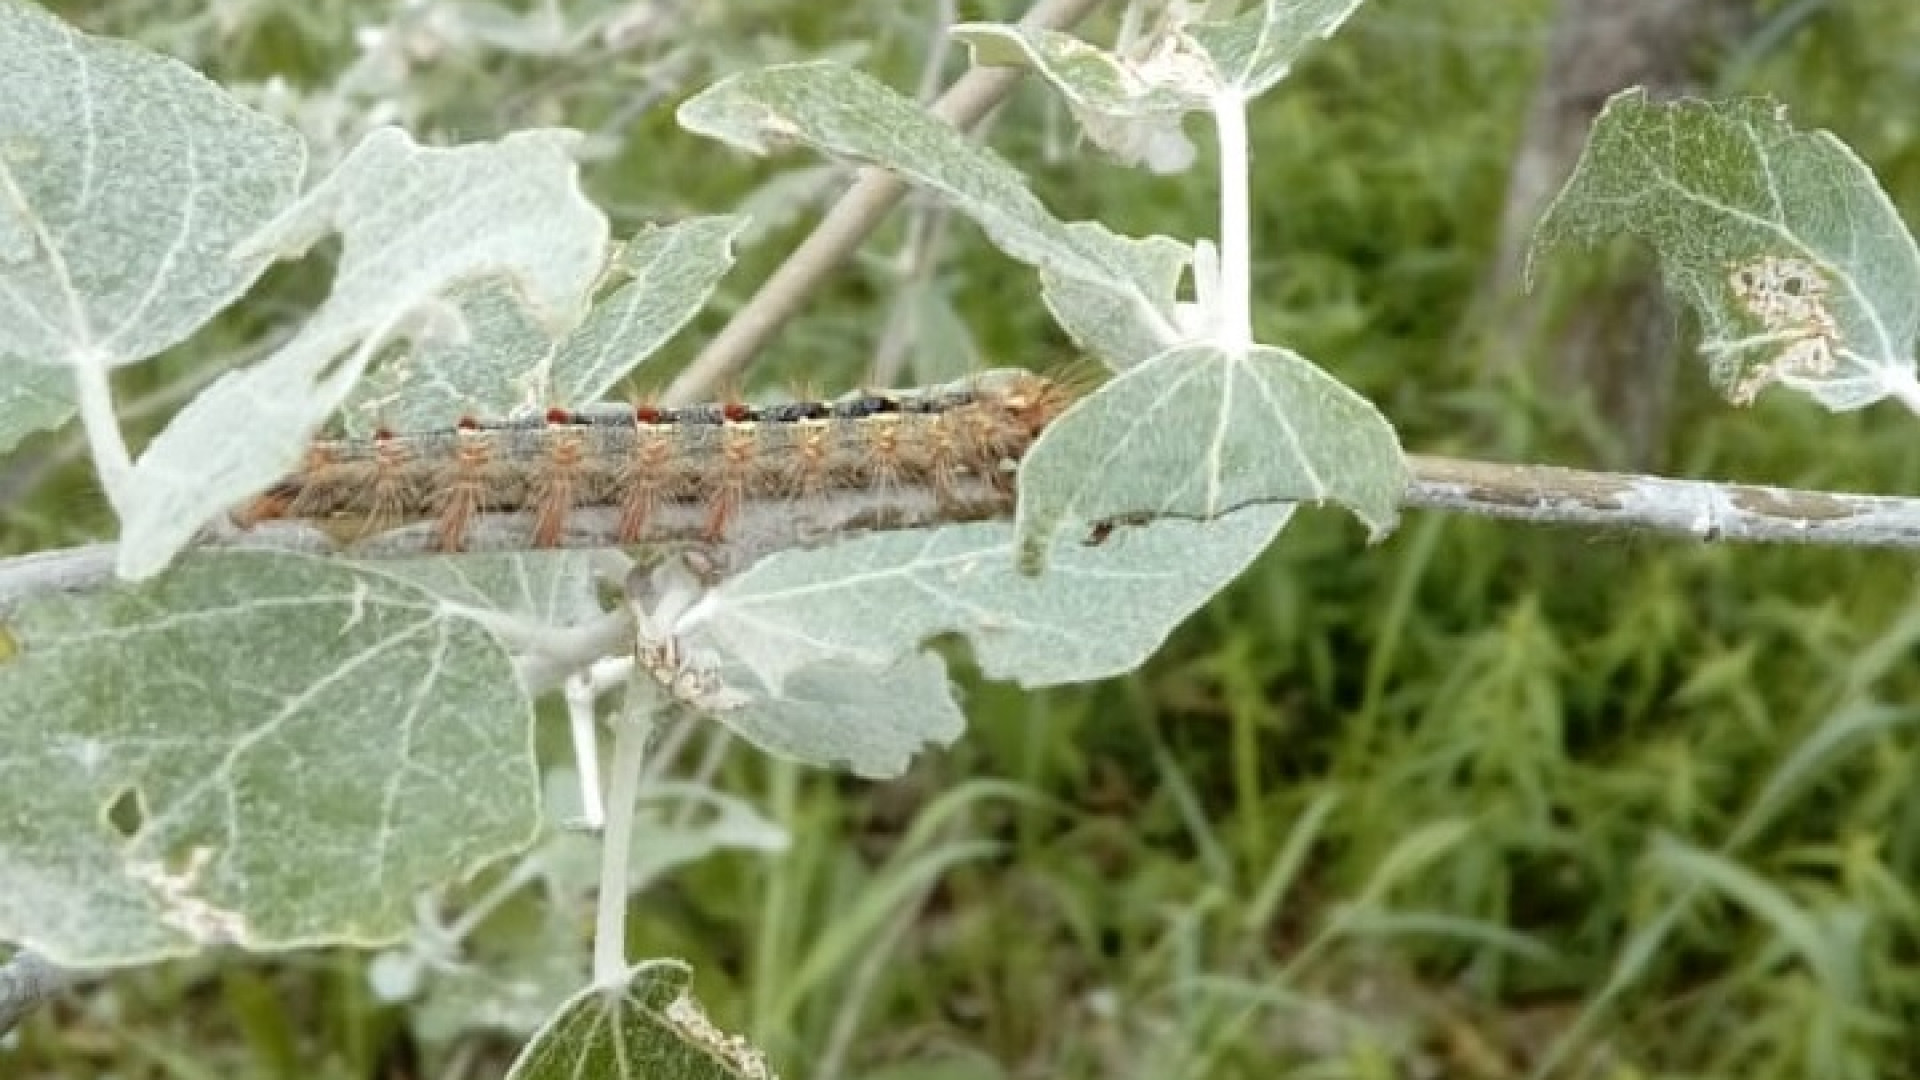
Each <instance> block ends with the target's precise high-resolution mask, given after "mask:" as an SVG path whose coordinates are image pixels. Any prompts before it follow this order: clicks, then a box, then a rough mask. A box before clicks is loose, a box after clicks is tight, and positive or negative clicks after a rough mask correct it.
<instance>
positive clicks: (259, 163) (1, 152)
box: [0, 3, 306, 451]
mask: <svg viewBox="0 0 1920 1080" xmlns="http://www.w3.org/2000/svg"><path fill="white" fill-rule="evenodd" d="M305 168H306V150H305V148H304V147H303V146H302V145H301V142H300V138H299V136H298V135H297V134H296V133H295V132H293V131H292V130H291V129H290V128H287V127H286V126H285V125H282V124H280V123H278V122H277V121H274V120H272V119H270V118H268V117H266V116H262V115H260V114H258V113H254V112H250V111H249V110H247V109H246V108H244V107H243V106H241V105H240V104H239V103H238V102H237V101H235V100H234V99H233V98H232V97H230V96H229V95H228V94H227V93H226V91H224V90H222V89H221V88H220V87H218V86H216V85H214V84H213V83H211V82H209V81H208V80H207V79H205V78H203V77H202V76H201V75H199V74H198V73H197V72H195V71H193V70H192V69H190V68H188V67H187V66H186V65H184V64H181V63H179V62H178V61H175V60H170V59H167V58H165V57H162V56H157V55H154V54H152V53H149V52H146V51H145V50H142V49H140V48H137V47H135V46H133V45H129V44H127V43H126V42H122V41H115V40H113V39H110V38H98V37H93V36H90V35H87V34H82V33H80V32H79V31H77V30H74V29H73V28H72V27H69V26H67V25H65V24H63V23H62V22H60V21H59V20H58V19H56V18H53V17H52V16H50V15H48V14H47V13H46V12H45V11H44V10H42V9H41V8H40V7H38V6H36V5H34V4H20V3H0V383H5V384H7V385H8V386H9V390H7V391H0V451H5V450H6V449H8V448H9V447H11V446H12V445H13V444H14V443H15V442H17V441H18V440H19V439H20V438H21V436H23V435H25V434H27V433H29V432H31V431H34V430H37V429H41V428H46V427H52V426H55V425H57V424H60V423H64V422H65V421H66V420H67V419H68V418H69V417H71V416H72V415H73V409H74V405H73V394H72V390H71V382H72V375H71V369H72V368H74V367H77V366H86V367H89V368H95V369H99V368H113V367H120V366H123V365H126V364H131V363H135V362H137V361H139V360H142V359H145V358H146V357H149V356H152V355H153V354H155V353H157V352H159V351H161V350H162V349H165V348H167V347H169V346H171V345H174V344H177V343H178V342H180V341H182V340H184V339H185V338H186V337H187V336H188V335H189V334H191V333H193V331H194V330H196V329H198V328H199V327H200V326H201V325H202V324H203V323H205V322H206V321H207V320H208V319H209V318H211V317H212V316H213V315H214V314H215V313H216V312H218V311H219V310H220V309H221V308H224V307H226V306H227V305H228V304H229V303H231V302H232V301H233V299H234V298H235V297H237V296H239V295H240V294H241V293H243V292H245V291H246V289H247V287H248V286H249V285H251V284H252V283H253V281H254V280H255V279H256V278H257V277H259V275H260V273H261V271H262V270H264V269H266V266H267V264H268V262H269V260H268V258H267V257H266V256H265V255H263V254H259V253H255V254H236V252H235V250H234V249H235V246H236V245H238V244H239V243H240V241H242V240H243V239H245V238H246V237H247V236H248V235H250V234H252V233H253V232H254V231H255V230H257V229H259V228H260V227H261V226H262V225H264V224H266V223H267V222H268V221H269V220H271V219H272V218H273V216H274V215H275V214H277V213H279V212H280V211H281V209H282V208H284V207H285V206H286V205H287V204H288V203H289V202H290V201H292V199H293V197H294V195H295V194H296V193H297V192H298V190H299V187H300V176H301V173H302V171H303V170H304V169H305ZM22 382H25V383H28V384H30V385H31V386H32V387H33V391H32V392H31V393H24V392H22V391H20V390H19V389H18V388H17V387H16V386H15V385H14V384H17V383H22Z"/></svg>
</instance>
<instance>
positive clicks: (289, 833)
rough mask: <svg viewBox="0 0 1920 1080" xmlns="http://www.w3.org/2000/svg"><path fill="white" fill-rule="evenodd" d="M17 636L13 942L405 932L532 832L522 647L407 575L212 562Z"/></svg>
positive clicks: (171, 952) (533, 784) (184, 946)
mask: <svg viewBox="0 0 1920 1080" xmlns="http://www.w3.org/2000/svg"><path fill="white" fill-rule="evenodd" d="M5 633H6V635H7V636H8V637H9V638H10V639H11V640H12V641H13V644H14V648H13V650H12V652H11V655H9V656H8V657H6V658H5V659H4V660H0V818H4V819H5V820H6V821H8V822H10V824H9V825H8V827H7V841H6V843H5V844H4V846H0V938H4V939H7V940H11V941H18V942H23V943H28V944H31V945H32V946H34V947H35V948H38V949H41V950H42V951H44V952H45V953H47V955H49V956H50V957H53V958H55V959H57V960H58V961H60V962H62V963H66V964H71V965H74V966H95V965H98V966H112V965H121V964H134V963H146V962H151V961H154V960H157V959H160V958H162V957H167V956H179V955H186V954H190V953H192V952H194V951H196V950H199V949H201V948H204V947H207V946H212V945H220V944H230V945H237V946H240V947H242V948H247V949H255V950H264V949H285V948H294V947H303V946H311V945H318V944H327V943H350V944H358V945H365V944H373V943H378V942H382V941H389V940H394V939H396V938H398V937H400V936H401V935H403V934H404V933H406V932H407V931H408V930H409V929H410V927H411V925H412V904H413V899H414V897H415V896H417V895H419V894H420V893H421V892H423V891H426V890H428V889H430V888H433V887H435V886H438V885H441V884H443V883H445V882H448V881H451V880H455V879H458V878H461V877H463V876H465V875H467V874H470V873H472V872H473V871H474V870H476V869H477V868H478V867H480V866H482V865H484V864H486V863H488V862H490V861H492V860H494V859H496V858H498V857H500V856H501V855H504V854H506V853H508V852H511V851H514V850H517V849H520V848H522V847H524V846H525V845H526V844H528V843H529V842H531V841H532V839H533V837H534V835H535V830H536V827H537V825H538V821H539V818H538V810H539V807H538V804H537V799H538V795H539V788H538V774H537V773H536V772H535V768H534V758H533V752H532V745H531V731H532V721H533V717H532V714H531V709H530V707H529V705H528V702H527V701H526V699H525V698H524V696H523V695H522V693H521V690H520V687H519V685H518V683H517V681H516V678H515V675H514V671H513V668H512V666H511V664H510V663H509V662H508V659H507V656H506V655H505V653H504V652H503V651H502V650H501V648H500V647H499V645H498V644H496V643H495V642H494V641H493V640H492V639H491V638H490V637H489V636H488V635H486V634H485V633H483V632H481V631H480V630H479V629H478V628H476V627H475V626H474V625H473V624H471V623H468V622H466V621H464V620H461V619H459V618H456V617H453V616H451V615H449V614H448V613H447V612H446V611H445V610H444V609H443V608H442V606H441V605H440V604H439V603H438V602H436V601H435V600H434V599H433V598H432V597H430V596H427V595H425V594H422V593H421V592H419V591H418V590H416V589H413V588H412V587H410V586H407V585H404V584H401V583H399V582H397V581H395V580H393V579H391V578H388V577H385V576H383V575H378V574H373V573H369V572H366V571H364V570H360V569H356V568H352V567H348V566H344V565H341V564H338V563H334V562H328V561H324V560H317V559H309V558H304V557H298V556H290V555H283V554H268V553H264V552H223V553H220V554H218V555H214V554H203V555H196V556H193V557H190V558H187V559H184V560H182V561H181V562H180V563H179V565H177V566H176V567H175V568H174V569H173V572H171V573H169V574H167V575H166V576H164V577H163V578H160V579H158V580H156V581H153V582H151V583H147V584H143V585H139V586H128V587H124V588H122V589H119V590H115V591H111V592H97V593H91V594H87V595H85V596H48V597H44V598H40V599H36V600H31V601H27V602H24V603H23V604H22V605H20V606H19V607H18V608H17V609H16V610H15V611H14V612H13V613H12V614H11V615H10V616H9V618H8V623H7V625H6V627H5Z"/></svg>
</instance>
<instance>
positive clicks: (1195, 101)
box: [951, 23, 1214, 119]
mask: <svg viewBox="0 0 1920 1080" xmlns="http://www.w3.org/2000/svg"><path fill="white" fill-rule="evenodd" d="M951 32H952V34H953V36H954V37H957V38H959V39H960V40H961V41H964V42H966V43H967V45H968V46H969V47H970V48H971V49H972V50H973V62H974V63H976V64H981V65H986V66H992V67H1028V68H1032V69H1033V70H1034V71H1036V72H1038V73H1039V74H1040V76H1041V77H1042V78H1044V79H1046V80H1047V82H1049V83H1051V84H1052V85H1053V87H1054V89H1056V90H1058V91H1059V92H1060V94H1061V96H1063V97H1065V98H1066V99H1067V103H1068V104H1070V105H1072V106H1073V108H1074V110H1075V111H1076V112H1081V111H1084V112H1089V113H1093V114H1096V115H1101V116H1109V117H1113V118H1115V119H1142V118H1147V117H1160V116H1169V115H1171V116H1178V115H1180V114H1182V113H1188V112H1204V111H1206V110H1207V109H1208V108H1209V107H1210V106H1211V101H1212V95H1213V90H1214V86H1213V83H1212V80H1211V78H1210V77H1209V76H1210V75H1211V71H1210V70H1208V69H1207V68H1206V67H1205V66H1202V65H1199V64H1197V63H1196V61H1197V60H1198V59H1199V58H1198V57H1197V56H1195V55H1194V54H1192V53H1191V52H1182V51H1181V50H1179V49H1178V48H1154V47H1150V48H1149V51H1148V53H1147V55H1146V56H1144V57H1141V58H1138V59H1136V58H1133V57H1129V56H1121V55H1119V54H1116V53H1111V52H1108V51H1107V50H1105V49H1102V48H1100V47H1099V46H1097V45H1095V44H1093V43H1092V42H1090V41H1086V40H1084V39H1082V38H1078V37H1075V36H1073V35H1072V34H1069V33H1066V32H1064V31H1061V30H1051V29H1047V28H1045V27H1038V26H1026V25H1021V24H1018V23H960V24H958V25H956V26H954V28H953V30H952V31H951ZM1174 40H1175V39H1171V38H1165V39H1162V42H1163V43H1164V44H1167V45H1172V44H1173V43H1174Z"/></svg>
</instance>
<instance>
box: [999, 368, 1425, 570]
mask: <svg viewBox="0 0 1920 1080" xmlns="http://www.w3.org/2000/svg"><path fill="white" fill-rule="evenodd" d="M1406 486H1407V468H1406V463H1405V461H1404V459H1403V458H1402V456H1401V453H1400V445H1399V440H1398V438H1397V437H1396V436H1395V434H1394V431H1393V427H1392V425H1390V424H1388V423H1387V421H1386V418H1385V417H1382V416H1381V415H1380V412H1379V410H1377V409H1375V408H1374V407H1373V405H1372V404H1371V403H1370V402H1368V401H1367V400H1366V399H1365V398H1363V397H1361V396H1360V395H1358V394H1356V393H1354V392H1353V391H1351V390H1349V389H1347V388H1346V387H1345V386H1342V385H1341V384H1340V383H1339V382H1338V381H1337V380H1335V379H1334V378H1333V377H1332V376H1330V375H1328V374H1326V373H1325V372H1323V371H1321V370H1320V369H1319V368H1317V367H1314V366H1313V365H1312V364H1310V363H1308V362H1307V361H1306V360H1305V359H1303V358H1301V357H1300V356H1298V355H1297V354H1295V353H1293V352H1290V351H1288V350H1286V349H1280V348H1274V347H1270V346H1265V345H1256V346H1254V347H1252V348H1251V349H1250V350H1248V351H1247V352H1246V353H1245V354H1243V355H1237V354H1235V353H1231V352H1228V351H1226V350H1223V349H1219V348H1216V347H1214V346H1211V345H1189V346H1182V347H1179V348H1176V349H1172V350H1169V351H1168V352H1166V353H1164V354H1162V355H1160V356H1158V357H1156V358H1154V359H1153V360H1150V361H1148V362H1147V363H1145V364H1142V365H1140V366H1138V367H1135V368H1133V369H1132V370H1130V371H1127V372H1124V373H1122V374H1121V375H1119V376H1117V377H1116V378H1114V379H1113V380H1112V381H1111V382H1108V383H1107V384H1106V385H1104V386H1102V387H1100V388H1099V389H1097V390H1095V391H1094V392H1093V393H1092V394H1090V395H1088V396H1087V397H1086V398H1084V399H1082V400H1081V401H1080V402H1078V403H1077V404H1075V405H1074V407H1073V408H1071V409H1069V410H1068V411H1067V413H1066V415H1064V416H1062V417H1061V418H1060V419H1059V420H1056V421H1055V422H1054V423H1053V424H1052V425H1050V426H1049V427H1048V428H1047V430H1046V431H1045V432H1043V433H1042V434H1041V436H1040V438H1039V440H1038V441H1037V442H1035V443H1034V445H1033V448H1032V449H1031V450H1030V451H1028V453H1027V456H1026V458H1025V460H1024V461H1022V463H1021V466H1020V502H1019V508H1018V510H1017V511H1016V514H1017V517H1016V525H1017V527H1018V529H1019V535H1020V550H1021V561H1022V563H1023V564H1024V565H1026V566H1029V567H1038V566H1039V565H1040V563H1041V562H1042V561H1043V559H1044V558H1045V557H1046V556H1047V554H1048V552H1049V550H1051V551H1052V552H1054V553H1055V557H1057V553H1058V552H1059V550H1060V548H1059V546H1058V544H1057V543H1056V540H1057V538H1058V537H1059V535H1060V534H1061V532H1062V531H1063V530H1064V531H1066V532H1068V533H1078V532H1082V531H1084V530H1086V529H1087V528H1090V527H1095V526H1098V525H1100V524H1102V523H1105V522H1110V521H1115V520H1120V519H1128V518H1136V517H1146V518H1155V517H1176V518H1185V519H1188V520H1193V521H1217V520H1218V519H1220V518H1221V517H1222V516H1223V515H1227V514H1231V513H1233V512H1234V511H1236V510H1239V509H1241V508H1243V507H1248V506H1254V505H1259V504H1264V503H1276V502H1316V503H1317V502H1324V501H1328V500H1331V501H1333V502H1337V503H1340V504H1341V505H1343V506H1346V507H1347V508H1348V509H1350V510H1352V511H1353V512H1354V513H1355V514H1357V515H1358V516H1359V517H1360V519H1361V520H1362V521H1365V522H1366V523H1367V526H1368V528H1369V529H1370V530H1371V531H1372V532H1373V534H1374V535H1375V536H1378V535H1381V534H1383V533H1385V532H1386V531H1387V530H1388V529H1390V528H1391V527H1392V525H1393V523H1394V521H1395V518H1396V516H1397V513H1398V508H1399V505H1400V500H1401V498H1402V497H1403V496H1404V495H1405V493H1406Z"/></svg>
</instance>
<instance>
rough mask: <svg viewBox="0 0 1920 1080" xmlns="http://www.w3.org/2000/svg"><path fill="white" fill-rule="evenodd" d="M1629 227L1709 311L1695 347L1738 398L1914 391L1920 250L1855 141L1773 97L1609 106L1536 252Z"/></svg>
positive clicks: (1634, 95)
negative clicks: (1796, 115) (1785, 390)
mask: <svg viewBox="0 0 1920 1080" xmlns="http://www.w3.org/2000/svg"><path fill="white" fill-rule="evenodd" d="M1620 233H1627V234H1630V235H1634V236H1637V237H1640V238H1642V239H1644V240H1646V241H1647V242H1649V243H1651V244H1652V245H1653V247H1654V250H1655V251H1656V252H1657V253H1658V255H1659V258H1660V265H1661V269H1662V271H1663V272H1664V274H1665V276H1666V280H1667V284H1668V287H1669V288H1670V289H1672V290H1673V291H1674V292H1675V293H1676V294H1678V295H1679V296H1680V297H1682V298H1683V299H1684V300H1685V301H1686V302H1687V303H1688V304H1690V305H1691V306H1692V307H1693V308H1694V309H1695V310H1696V311H1697V312H1699V314H1700V318H1701V321H1702V323H1703V324H1704V331H1705V332H1704V335H1703V336H1704V341H1703V342H1702V345H1701V351H1702V352H1703V353H1704V354H1705V355H1706V357H1707V359H1708V362H1709V368H1710V372H1711V376H1712V379H1713V382H1714V384H1715V386H1717V387H1718V388H1719V389H1720V390H1721V391H1722V392H1723V393H1724V394H1726V395H1727V397H1728V398H1729V399H1730V400H1732V401H1734V402H1736V403H1741V404H1744V403H1746V402H1748V401H1751V400H1752V399H1753V397H1754V395H1756V394H1758V393H1759V392H1760V391H1761V390H1762V389H1764V388H1765V387H1767V386H1768V385H1770V384H1772V383H1775V382H1779V383H1781V384H1783V385H1786V386H1790V387H1792V388H1794V389H1796V390H1800V391H1802V392H1804V393H1807V394H1809V395H1811V396H1812V397H1813V398H1814V399H1815V400H1817V401H1819V402H1820V403H1821V404H1822V405H1825V406H1826V407H1827V408H1829V409H1833V410H1836V411H1838V410H1844V409H1856V408H1860V407H1862V406H1865V405H1870V404H1872V403H1873V402H1875V401H1878V400H1880V399H1881V398H1883V397H1885V396H1887V395H1888V394H1901V395H1903V396H1907V397H1909V398H1913V399H1920V387H1916V386H1915V379H1914V356H1913V350H1914V343H1915V334H1916V330H1920V251H1916V249H1915V246H1914V241H1913V235H1912V233H1910V232H1908V231H1907V228H1906V226H1905V224H1903V223H1902V222H1901V220H1900V216H1899V214H1898V212H1896V210H1895V209H1894V207H1893V204H1892V203H1891V202H1890V201H1889V200H1888V199H1887V195H1886V192H1884V191H1883V190H1881V188H1880V185H1879V184H1878V182H1876V181H1875V180H1874V177H1873V173H1872V172H1871V171H1870V170H1869V169H1868V168H1867V166H1866V165H1865V164H1864V163H1862V162H1861V160H1860V159H1859V158H1858V157H1857V156H1855V154H1854V153H1853V151H1851V150H1849V149H1848V148H1847V146H1846V145H1845V144H1844V143H1842V142H1840V140H1839V139H1837V138H1835V137H1834V136H1833V135H1832V134H1830V133H1828V132H1825V131H1812V132H1803V131H1796V130H1794V128H1793V127H1792V126H1791V125H1789V124H1788V122H1787V119H1786V116H1785V114H1784V110H1782V109H1781V108H1780V107H1779V106H1777V105H1774V104H1772V103H1770V102H1766V101H1760V100H1744V101H1734V102H1699V101H1688V102H1676V103H1671V104H1655V103H1651V102H1649V101H1648V100H1647V98H1646V95H1645V94H1644V93H1642V92H1639V91H1627V92H1625V93H1623V94H1620V95H1617V96H1616V97H1614V99H1613V100H1612V101H1610V102H1608V104H1607V107H1606V109H1605V110H1604V111H1603V112H1602V113H1601V114H1600V117H1599V119H1598V120H1596V121H1595V122H1594V127H1593V134H1592V136H1591V137H1590V139H1589V140H1588V143H1587V148H1586V150H1585V151H1584V152H1583V153H1582V154H1581V157H1580V162H1579V164H1578V165H1577V166H1576V167H1575V169H1574V173H1573V176H1572V178H1571V179H1569V180H1568V181H1567V185H1566V187H1565V188H1563V189H1562V190H1561V192H1560V194H1559V196H1558V197H1557V198H1556V199H1555V200H1554V202H1553V205H1552V206H1551V208H1549V210H1548V212H1547V214H1546V217H1545V218H1544V219H1543V220H1542V221H1541V223H1540V226H1539V228H1538V230H1537V231H1536V233H1535V237H1534V251H1533V259H1534V260H1535V261H1537V260H1538V258H1539V256H1540V255H1541V254H1542V253H1543V252H1545V251H1546V250H1548V249H1550V248H1553V247H1555V246H1559V245H1562V244H1566V243H1569V242H1577V243H1580V244H1592V243H1595V242H1597V241H1599V240H1601V239H1604V238H1606V237H1608V236H1612V235H1617V234H1620Z"/></svg>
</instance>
